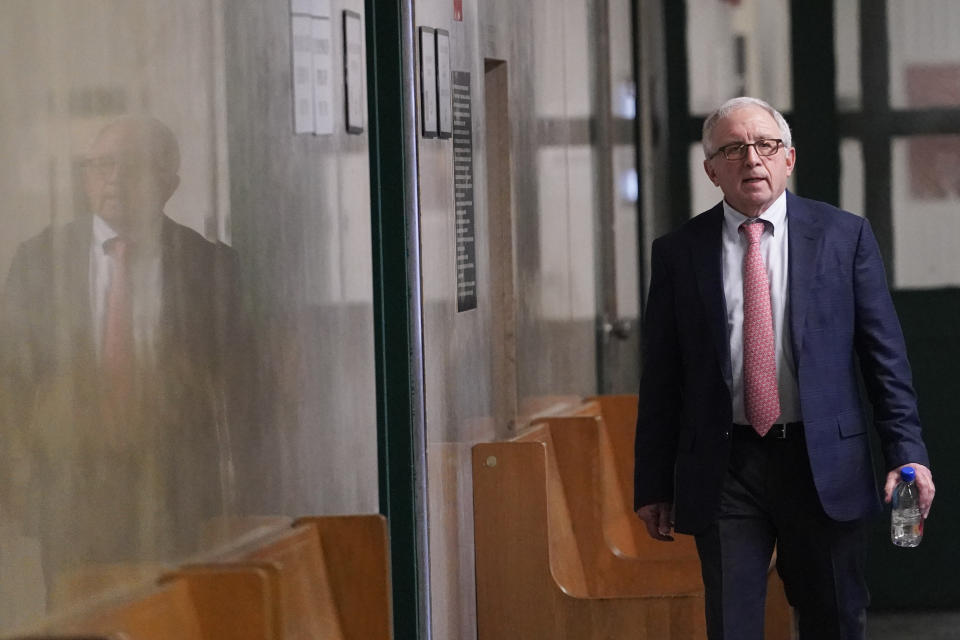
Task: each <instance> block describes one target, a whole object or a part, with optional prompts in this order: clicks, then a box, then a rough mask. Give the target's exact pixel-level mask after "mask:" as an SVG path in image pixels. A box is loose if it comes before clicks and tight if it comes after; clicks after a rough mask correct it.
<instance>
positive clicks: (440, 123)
mask: <svg viewBox="0 0 960 640" xmlns="http://www.w3.org/2000/svg"><path fill="white" fill-rule="evenodd" d="M436 33H437V127H438V131H437V135H439V136H440V137H441V138H449V137H450V135H451V133H452V132H453V109H452V106H451V104H450V34H449V33H447V32H446V31H444V30H443V29H437V32H436Z"/></svg>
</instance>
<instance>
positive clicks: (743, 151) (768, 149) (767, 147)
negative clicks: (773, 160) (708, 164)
mask: <svg viewBox="0 0 960 640" xmlns="http://www.w3.org/2000/svg"><path fill="white" fill-rule="evenodd" d="M782 144H783V140H781V139H780V138H761V139H759V140H757V141H756V142H751V143H750V144H747V143H746V142H734V143H733V144H725V145H723V146H722V147H720V148H719V149H717V150H716V151H715V152H714V154H713V155H712V156H710V157H711V158H713V157H714V156H716V155H717V154H718V153H722V154H723V157H724V159H725V160H743V159H744V158H746V157H747V149H748V148H749V147H753V148H754V149H755V150H756V152H757V155H760V156H764V157H769V156H772V155H775V154H776V153H777V151H779V150H780V145H782Z"/></svg>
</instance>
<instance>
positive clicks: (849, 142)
mask: <svg viewBox="0 0 960 640" xmlns="http://www.w3.org/2000/svg"><path fill="white" fill-rule="evenodd" d="M840 208H842V209H846V210H847V211H850V212H851V213H855V214H857V215H858V216H862V215H864V212H863V144H862V143H861V142H860V141H859V140H857V139H854V138H844V139H843V140H841V142H840Z"/></svg>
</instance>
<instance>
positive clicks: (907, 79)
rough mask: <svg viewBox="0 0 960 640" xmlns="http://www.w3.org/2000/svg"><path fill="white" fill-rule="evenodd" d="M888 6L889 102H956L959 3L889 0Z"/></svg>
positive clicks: (899, 105) (959, 89)
mask: <svg viewBox="0 0 960 640" xmlns="http://www.w3.org/2000/svg"><path fill="white" fill-rule="evenodd" d="M887 11H888V16H887V24H888V30H889V35H890V104H891V105H892V106H893V107H894V108H896V109H904V108H923V107H952V106H960V38H957V33H960V3H958V2H954V1H953V0H912V1H911V2H902V1H901V0H893V1H892V2H888V3H887Z"/></svg>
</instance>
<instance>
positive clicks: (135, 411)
mask: <svg viewBox="0 0 960 640" xmlns="http://www.w3.org/2000/svg"><path fill="white" fill-rule="evenodd" d="M179 163H180V154H179V149H178V145H177V141H176V139H175V137H174V135H173V133H172V132H171V131H170V130H169V129H168V128H167V127H166V125H164V124H162V123H161V122H160V121H158V120H156V119H153V118H146V117H131V116H128V117H124V118H121V119H119V120H116V121H114V122H112V123H111V124H109V125H108V126H106V127H105V128H104V129H103V130H102V131H101V132H100V134H99V135H98V136H97V138H96V139H95V141H94V142H93V145H92V146H91V148H90V151H89V153H88V155H87V156H86V157H85V158H84V160H83V176H84V177H83V181H84V191H85V193H86V195H87V199H88V204H89V209H90V213H91V214H92V215H89V216H82V217H78V219H76V220H75V221H73V222H71V223H69V224H67V225H65V226H64V227H61V228H53V227H51V228H48V229H46V230H45V231H44V232H43V233H41V234H40V235H39V236H37V237H35V238H32V239H30V240H28V241H26V242H25V243H23V245H21V247H20V248H19V249H18V251H17V255H16V257H15V258H14V261H13V264H12V266H11V268H10V273H9V276H8V278H7V285H6V289H5V291H4V299H3V311H2V316H0V318H2V323H3V324H2V331H3V334H2V346H0V366H2V369H0V372H2V374H3V376H4V380H3V386H4V388H5V389H6V392H5V393H6V395H5V396H4V397H3V398H2V402H3V405H4V406H3V407H0V409H2V411H3V414H2V415H3V416H4V419H5V422H6V423H7V424H6V425H5V429H4V431H5V433H6V434H8V435H7V439H8V441H9V443H10V444H9V445H8V455H12V457H13V458H14V460H13V462H12V463H11V469H12V471H11V472H9V473H11V474H12V476H13V477H12V478H9V479H7V478H5V483H6V485H7V490H8V493H9V494H10V496H11V497H10V498H8V501H11V502H14V503H16V504H15V511H16V512H18V513H19V514H20V517H22V519H23V520H24V523H25V525H26V526H27V530H28V531H29V532H31V533H32V535H35V536H37V537H39V538H40V540H41V543H42V547H43V554H44V558H43V563H44V572H45V574H46V575H47V579H48V583H49V584H50V586H51V587H54V588H56V589H60V590H61V591H62V590H70V589H72V588H75V585H71V584H70V581H71V576H76V575H78V574H82V573H83V572H84V571H85V570H86V569H88V568H89V567H90V565H99V566H101V567H102V566H103V565H104V564H117V563H120V564H125V565H127V566H129V565H130V563H133V562H134V561H139V562H143V561H154V560H162V559H166V558H170V557H171V556H173V555H180V554H183V553H185V552H187V551H189V550H190V549H191V548H192V546H193V545H194V544H195V543H196V540H197V537H198V528H199V526H200V525H201V523H202V522H203V521H205V520H206V519H208V518H211V517H213V516H215V515H218V514H220V513H222V512H223V511H224V509H225V508H227V506H228V505H227V504H226V503H227V502H228V501H227V498H226V496H225V494H226V490H227V489H226V487H228V484H229V483H228V480H229V471H230V468H229V465H230V464H231V462H232V458H231V447H230V439H229V432H228V429H227V424H228V422H229V420H228V413H229V410H230V406H231V396H232V394H231V392H230V388H231V385H229V384H227V383H226V381H225V378H226V373H227V372H228V371H229V370H231V369H232V368H234V367H233V366H232V363H229V362H227V361H226V357H227V356H226V354H227V353H228V351H227V349H226V347H227V345H228V344H230V343H231V342H234V344H233V346H232V347H231V348H232V349H234V350H239V347H238V345H236V343H235V342H236V341H237V339H238V337H237V335H236V332H235V331H234V329H233V323H234V322H235V320H236V319H237V318H238V317H239V316H240V314H239V312H238V310H237V309H236V308H235V305H236V295H235V292H236V289H235V287H234V286H233V280H234V279H233V273H234V268H233V263H234V260H233V253H232V251H231V250H230V249H229V248H227V247H225V246H223V245H218V244H214V243H211V242H208V241H207V240H205V239H204V238H203V237H202V236H200V235H199V234H197V233H196V232H194V231H193V230H191V229H188V228H187V227H184V226H182V225H179V224H177V223H175V222H173V221H172V220H171V219H170V218H168V217H167V216H166V215H165V214H164V212H163V208H164V205H165V204H166V202H167V200H169V198H170V197H171V196H172V195H173V193H174V191H175V190H176V188H177V186H178V184H179V176H178V175H177V172H178V170H179ZM0 496H2V494H0ZM8 508H10V507H8Z"/></svg>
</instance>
